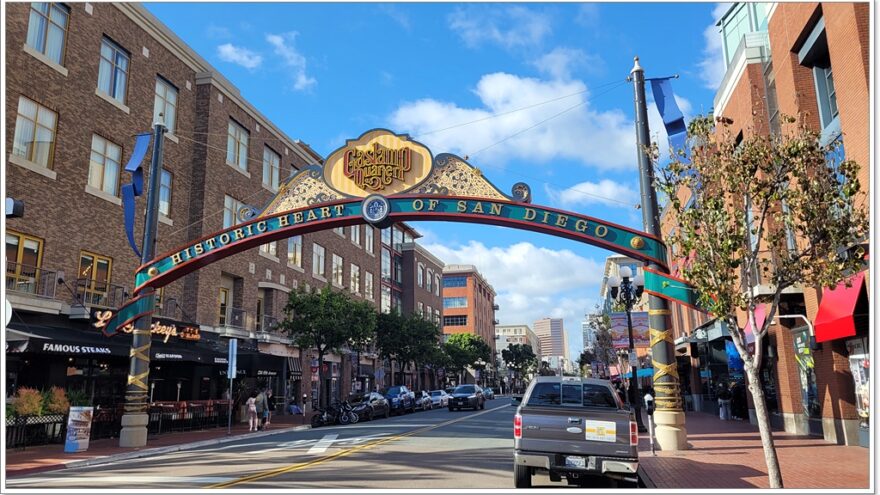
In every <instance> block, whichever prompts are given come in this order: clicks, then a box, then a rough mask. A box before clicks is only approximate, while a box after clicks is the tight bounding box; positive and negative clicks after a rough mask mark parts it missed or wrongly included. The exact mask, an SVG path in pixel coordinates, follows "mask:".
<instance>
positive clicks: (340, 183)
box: [119, 129, 666, 318]
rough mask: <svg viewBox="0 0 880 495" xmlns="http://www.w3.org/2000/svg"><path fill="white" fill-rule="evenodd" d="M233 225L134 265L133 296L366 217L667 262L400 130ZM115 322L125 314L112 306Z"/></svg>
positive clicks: (643, 243)
mask: <svg viewBox="0 0 880 495" xmlns="http://www.w3.org/2000/svg"><path fill="white" fill-rule="evenodd" d="M238 220H239V223H238V224H237V225H234V226H232V227H229V228H226V229H224V230H221V231H218V232H214V233H212V234H210V235H207V236H205V237H203V238H201V239H197V240H194V241H192V242H189V243H187V244H185V245H182V246H179V247H178V248H176V249H174V250H172V251H169V252H166V253H163V254H162V255H160V256H158V257H156V258H155V259H153V260H152V261H150V262H149V263H146V264H144V265H143V266H141V267H139V268H138V270H137V273H136V286H135V289H134V292H135V294H136V295H137V294H138V293H140V292H141V291H142V290H144V289H145V288H146V287H154V288H158V287H162V286H164V285H167V284H169V283H171V282H173V281H174V280H177V279H178V278H180V277H182V276H184V275H186V274H188V273H191V272H192V271H194V270H196V269H198V268H200V267H203V266H206V265H208V264H210V263H212V262H214V261H217V260H220V259H223V258H225V257H227V256H231V255H233V254H236V253H239V252H241V251H244V250H247V249H250V248H252V247H256V246H259V245H261V244H265V243H267V242H271V241H275V240H280V239H285V238H288V237H291V236H295V235H302V234H306V233H310V232H315V231H319V230H327V229H332V228H335V227H342V226H347V225H357V224H362V223H369V224H372V225H375V226H377V227H380V228H384V227H387V226H388V225H390V224H392V223H394V222H401V221H419V220H422V221H432V220H433V221H448V222H469V223H481V224H490V225H500V226H505V227H511V228H516V229H524V230H530V231H534V232H539V233H543V234H548V235H553V236H558V237H564V238H568V239H572V240H575V241H578V242H583V243H585V244H590V245H594V246H598V247H602V248H605V249H608V250H610V251H614V252H617V253H622V254H626V255H627V256H630V257H632V258H633V259H637V260H641V261H644V262H645V263H646V264H647V263H651V262H653V263H657V264H658V265H659V266H660V267H663V268H664V269H665V268H666V258H665V253H666V248H665V246H664V245H663V243H662V242H660V240H659V239H657V238H655V237H653V236H651V235H649V234H647V233H644V232H639V231H636V230H633V229H629V228H627V227H623V226H620V225H616V224H613V223H610V222H606V221H603V220H600V219H597V218H594V217H590V216H586V215H581V214H579V213H575V212H570V211H563V210H558V209H554V208H549V207H545V206H539V205H534V204H532V203H531V191H530V188H529V186H528V185H526V184H524V183H521V182H520V183H517V184H515V185H514V186H513V188H512V191H511V193H510V194H506V193H503V192H502V191H501V190H500V189H499V188H497V187H496V186H495V185H493V184H492V183H491V182H490V181H489V180H487V179H486V178H485V177H484V176H483V174H482V172H481V171H480V169H478V168H476V167H474V166H473V165H471V164H470V163H468V162H467V161H466V160H464V159H462V158H460V157H458V156H456V155H453V154H449V153H441V154H439V155H436V156H434V155H433V154H432V152H431V151H430V150H429V149H428V148H427V147H426V146H425V145H423V144H421V143H419V142H417V141H415V140H412V139H411V138H409V137H408V136H407V135H400V134H395V133H393V132H391V131H389V130H386V129H374V130H371V131H368V132H366V133H364V134H363V135H361V136H360V137H358V138H357V139H353V140H349V141H347V142H346V143H345V146H343V147H341V148H339V149H337V150H336V151H334V152H333V153H331V154H330V155H329V157H328V158H327V160H326V162H325V163H324V165H323V166H317V165H315V166H310V167H307V168H305V169H303V170H301V171H299V172H298V173H297V174H296V175H294V176H293V177H291V178H290V179H288V180H287V181H286V182H285V183H284V184H282V185H281V187H280V189H279V191H278V193H277V195H276V196H275V197H274V198H273V199H272V200H271V201H270V202H269V203H268V204H267V205H266V206H265V207H263V208H260V209H258V208H255V207H250V206H248V207H245V208H243V209H242V210H241V211H239V214H238ZM119 313H120V318H122V317H124V316H125V314H124V312H123V310H122V309H121V310H120V312H119Z"/></svg>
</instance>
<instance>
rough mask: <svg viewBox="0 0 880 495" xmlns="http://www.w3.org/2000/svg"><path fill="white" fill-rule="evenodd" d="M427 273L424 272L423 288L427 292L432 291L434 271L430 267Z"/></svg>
mask: <svg viewBox="0 0 880 495" xmlns="http://www.w3.org/2000/svg"><path fill="white" fill-rule="evenodd" d="M427 272H428V273H427V274H425V290H427V291H428V292H433V289H432V288H431V287H433V282H432V281H433V280H434V271H433V270H431V269H430V268H429V269H428V270H427Z"/></svg>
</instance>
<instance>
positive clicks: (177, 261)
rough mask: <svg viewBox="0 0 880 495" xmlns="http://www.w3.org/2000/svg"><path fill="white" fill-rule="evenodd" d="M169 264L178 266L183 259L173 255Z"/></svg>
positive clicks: (178, 254)
mask: <svg viewBox="0 0 880 495" xmlns="http://www.w3.org/2000/svg"><path fill="white" fill-rule="evenodd" d="M171 262H172V263H174V264H175V265H179V264H181V263H183V258H181V257H180V253H174V254H172V255H171Z"/></svg>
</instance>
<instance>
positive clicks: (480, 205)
mask: <svg viewBox="0 0 880 495" xmlns="http://www.w3.org/2000/svg"><path fill="white" fill-rule="evenodd" d="M471 213H483V203H480V202H479V201H477V204H475V205H474V209H473V210H471Z"/></svg>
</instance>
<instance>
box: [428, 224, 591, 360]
mask: <svg viewBox="0 0 880 495" xmlns="http://www.w3.org/2000/svg"><path fill="white" fill-rule="evenodd" d="M421 244H422V245H423V246H424V247H425V248H427V249H428V250H429V251H431V252H432V253H433V254H434V255H436V256H437V257H438V258H440V259H441V260H443V261H444V262H445V263H447V264H469V265H474V266H476V267H477V270H479V271H480V273H482V274H483V276H484V277H485V278H486V280H487V281H488V282H489V283H490V284H491V285H492V287H493V288H494V289H495V291H496V293H497V296H496V298H495V301H496V302H497V303H498V305H499V307H500V309H499V310H498V312H496V314H495V316H496V318H498V319H499V320H500V321H501V323H502V324H510V325H513V324H520V323H523V324H527V325H529V326H530V327H531V326H533V324H534V322H535V320H538V319H540V318H546V317H551V318H563V319H564V320H565V328H566V329H567V330H568V331H569V334H570V335H569V344H570V346H569V347H570V348H572V353H574V352H575V350H576V349H579V348H580V343H577V342H572V341H573V340H579V339H574V338H573V337H572V336H571V329H572V328H576V329H577V335H580V322H581V321H582V320H583V318H584V313H585V311H587V310H588V309H592V307H593V304H594V302H593V298H592V297H590V296H591V295H592V294H598V291H599V285H600V284H601V282H602V274H603V267H604V262H603V263H602V264H600V263H599V262H597V261H595V260H593V259H590V258H585V257H583V256H580V255H578V254H576V253H574V252H572V251H570V250H568V249H562V250H553V249H547V248H542V247H537V246H535V245H534V244H531V243H529V242H519V243H516V244H512V245H510V246H506V247H488V246H486V245H484V244H483V243H481V242H478V241H470V242H469V243H468V244H465V245H456V246H447V245H443V244H438V243H428V242H422V243H421ZM548 281H549V282H548ZM575 344H576V345H575ZM576 357H577V355H573V356H572V359H574V358H576Z"/></svg>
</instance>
